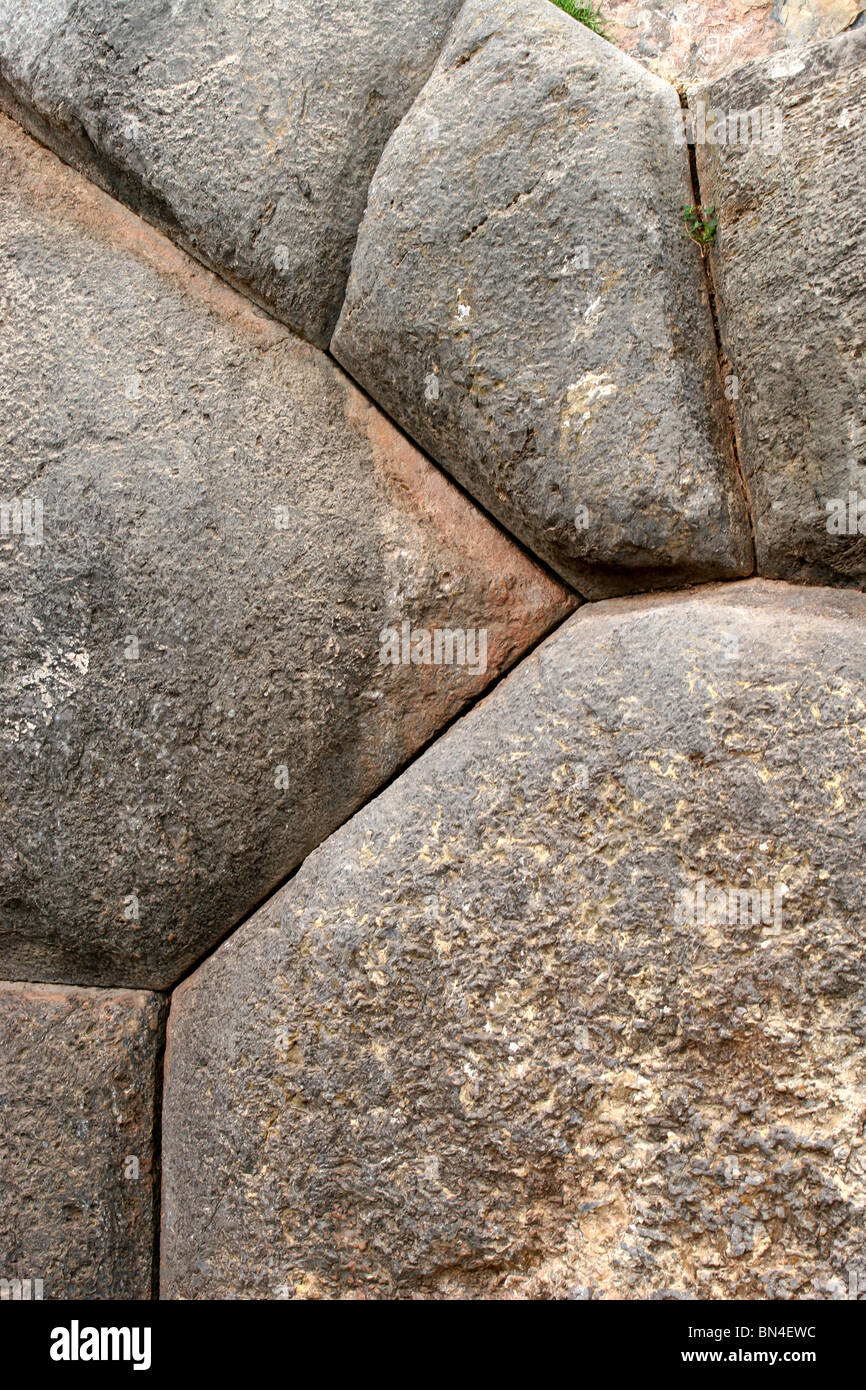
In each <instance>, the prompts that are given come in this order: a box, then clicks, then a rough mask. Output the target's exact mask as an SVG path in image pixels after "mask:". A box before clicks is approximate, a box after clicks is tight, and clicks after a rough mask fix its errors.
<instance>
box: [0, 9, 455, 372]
mask: <svg viewBox="0 0 866 1390" xmlns="http://www.w3.org/2000/svg"><path fill="white" fill-rule="evenodd" d="M458 9H459V0H353V3H352V4H350V5H345V4H342V3H340V2H339V0H277V3H274V0H208V3H207V4H206V5H205V4H202V3H200V0H193V3H185V2H184V0H181V3H177V0H173V3H171V4H168V3H166V0H136V3H135V4H134V5H129V4H119V3H117V0H35V3H34V2H33V0H31V2H30V3H27V4H23V5H22V4H21V0H0V102H2V104H3V105H5V107H6V110H7V112H8V113H9V114H10V115H13V116H15V117H16V118H17V119H20V120H21V121H22V122H23V123H24V124H25V125H26V126H27V128H28V129H30V130H31V132H32V133H33V134H35V135H36V136H38V138H39V139H40V140H44V141H45V143H47V144H48V145H50V146H52V147H53V148H54V149H56V150H57V151H58V152H59V153H60V154H61V155H62V156H63V158H64V159H66V160H68V161H69V162H70V163H72V164H75V165H77V166H78V167H79V168H82V169H83V170H84V171H85V172H86V173H87V174H88V175H89V176H90V177H91V178H93V179H95V180H96V181H97V182H99V183H100V184H101V185H102V186H103V187H104V188H106V189H107V190H108V191H109V192H110V193H113V194H114V195H115V196H117V197H119V198H120V199H121V200H122V201H124V202H127V203H129V204H130V206H132V207H134V208H136V209H137V210H138V211H140V212H142V213H143V214H144V215H145V216H146V217H148V218H149V219H150V220H151V221H154V222H156V224H157V225H158V226H159V227H161V228H162V230H164V231H167V232H169V234H170V235H171V236H172V237H173V238H175V239H176V240H178V241H180V242H181V243H182V244H183V245H184V246H185V247H186V248H187V249H188V250H191V251H193V252H194V253H195V254H196V255H197V256H199V257H200V258H201V259H204V260H205V261H206V262H208V263H209V264H211V265H212V266H213V267H215V268H216V269H218V270H219V271H220V273H221V274H223V275H225V276H227V277H228V278H229V279H230V280H231V281H232V282H234V283H235V284H238V285H240V286H242V287H243V288H245V289H246V290H247V291H248V292H250V293H252V294H253V295H255V296H256V297H257V298H258V299H259V300H260V302H262V303H264V304H267V305H268V306H270V307H271V308H273V310H274V312H275V313H276V314H277V316H278V317H279V318H281V319H282V320H283V321H284V322H285V323H287V324H288V325H289V326H290V327H291V328H293V329H294V330H295V331H296V332H298V333H300V334H301V335H302V336H303V337H305V338H308V339H309V340H310V341H312V342H314V343H317V344H318V345H319V346H321V347H324V346H325V345H326V344H327V342H328V339H329V338H330V336H331V332H332V330H333V327H334V324H335V322H336V319H337V314H338V313H339V309H340V304H341V301H342V298H343V292H344V289H345V284H346V276H347V274H348V271H349V262H350V260H351V256H352V246H353V244H354V240H355V234H356V232H357V228H358V223H359V221H360V218H361V214H362V212H363V210H364V202H365V200H366V196H367V186H368V184H369V182H370V178H371V177H372V174H373V170H374V169H375V167H376V163H377V161H378V158H379V155H380V153H381V151H382V149H383V147H384V145H385V142H386V140H387V139H388V136H389V135H390V134H391V131H392V130H393V129H394V127H395V125H396V124H397V122H398V121H399V120H400V118H401V117H402V116H403V114H404V112H405V111H406V110H407V108H408V107H409V105H410V104H411V102H412V100H413V99H414V97H415V95H416V93H417V92H418V90H419V88H420V87H421V86H422V85H423V83H424V80H425V79H426V77H427V76H428V74H429V72H430V70H431V68H432V66H433V63H434V61H435V59H436V56H437V54H438V52H439V49H440V48H441V46H442V42H443V40H444V37H445V34H446V32H447V30H448V26H449V24H450V22H451V20H452V19H453V17H454V15H455V14H456V13H457V10H458Z"/></svg>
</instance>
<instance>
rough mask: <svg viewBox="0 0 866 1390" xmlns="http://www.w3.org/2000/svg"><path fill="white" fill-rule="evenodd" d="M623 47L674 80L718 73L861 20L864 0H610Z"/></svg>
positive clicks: (607, 10) (608, 12)
mask: <svg viewBox="0 0 866 1390" xmlns="http://www.w3.org/2000/svg"><path fill="white" fill-rule="evenodd" d="M602 8H603V12H604V14H605V16H606V17H607V19H608V21H609V29H610V35H611V38H612V39H613V41H614V43H616V44H617V46H618V47H619V48H623V49H625V51H626V52H627V53H630V54H631V55H632V57H633V58H637V60H638V62H640V63H645V64H646V65H647V67H649V68H652V70H653V72H657V73H658V74H659V75H660V76H661V77H666V78H667V79H668V80H669V81H671V82H676V83H680V82H696V81H699V80H702V79H703V80H711V79H714V78H716V77H718V76H720V75H721V74H722V73H725V72H730V71H732V70H733V69H734V68H737V67H741V66H742V65H743V63H745V62H748V60H749V59H751V58H762V57H764V56H766V55H767V54H769V53H775V52H778V51H779V50H780V49H784V48H796V47H798V46H800V45H802V44H804V43H808V42H810V41H811V40H814V39H823V38H830V37H831V36H832V35H834V34H839V33H841V32H842V30H843V29H846V28H848V26H849V25H851V24H852V23H854V22H855V21H856V19H857V15H858V14H859V13H860V11H861V9H862V8H863V7H862V5H861V3H860V0H793V3H784V4H780V3H779V0H763V3H762V0H604V4H603V7H602Z"/></svg>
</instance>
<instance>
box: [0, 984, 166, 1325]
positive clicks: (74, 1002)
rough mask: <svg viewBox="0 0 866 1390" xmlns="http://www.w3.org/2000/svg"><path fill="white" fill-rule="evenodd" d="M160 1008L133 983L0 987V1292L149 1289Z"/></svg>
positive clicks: (43, 1294)
mask: <svg viewBox="0 0 866 1390" xmlns="http://www.w3.org/2000/svg"><path fill="white" fill-rule="evenodd" d="M164 1013H165V1004H164V1001H163V1000H162V999H160V998H159V996H158V995H155V994H149V993H145V992H143V991H132V990H102V989H69V988H60V987H58V986H55V985H30V984H8V983H3V982H0V1055H2V1057H3V1069H2V1076H0V1281H3V1280H6V1281H7V1283H5V1284H3V1285H2V1296H3V1297H10V1298H30V1299H36V1298H44V1299H55V1298H57V1299H67V1298H86V1299H91V1298H98V1299H103V1298H150V1297H151V1294H152V1285H153V1273H154V1271H153V1249H154V1237H155V1234H156V1229H155V1221H154V1214H155V1197H156V1191H155V1187H156V1177H157V1171H156V1170H157V1162H158V1157H157V1154H156V1151H155V1147H154V1124H155V1119H156V1106H157V1100H158V1093H159V1092H158V1086H159V1082H158V1072H159V1062H160V1060H161V1049H162V1041H163V1026H164ZM37 1281H38V1282H37Z"/></svg>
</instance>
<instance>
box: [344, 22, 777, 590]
mask: <svg viewBox="0 0 866 1390" xmlns="http://www.w3.org/2000/svg"><path fill="white" fill-rule="evenodd" d="M677 139H679V144H677ZM690 199H691V191H690V181H689V174H688V161H687V156H686V151H685V145H684V140H683V132H682V119H681V112H680V107H679V102H678V99H677V95H676V93H675V92H674V91H673V89H672V88H671V87H669V86H668V85H667V84H666V83H664V82H662V81H660V80H659V79H658V78H655V77H653V76H652V74H650V73H648V72H646V71H645V70H644V69H642V68H640V67H639V66H638V65H637V64H636V63H634V62H632V60H631V59H630V58H627V57H626V56H625V55H624V54H622V53H620V52H618V50H617V49H616V48H614V47H613V45H611V44H609V43H606V42H605V41H604V40H603V39H600V38H599V37H598V36H597V35H595V34H593V33H591V32H590V30H589V29H587V28H585V27H584V26H583V25H581V24H579V23H576V22H575V21H574V20H573V19H571V18H570V17H569V16H568V15H566V14H564V13H563V11H561V10H558V9H557V8H556V7H555V6H553V5H551V4H550V3H549V2H548V0H494V3H490V0H469V3H468V4H467V5H466V6H465V8H464V10H463V11H462V12H461V16H460V18H459V20H458V21H457V23H456V24H455V25H454V28H453V29H452V31H451V34H450V36H449V40H448V43H447V45H446V48H445V50H444V51H443V54H442V58H441V60H440V62H439V63H438V65H437V67H436V69H435V70H434V73H433V76H432V77H431V79H430V81H429V82H428V84H427V86H426V87H425V89H424V91H423V93H422V94H421V96H420V97H419V99H418V101H417V102H416V103H415V105H414V107H413V108H412V110H411V112H410V113H409V115H408V116H407V117H406V119H405V120H404V121H403V123H402V124H401V126H400V127H399V129H398V130H397V131H396V132H395V134H394V136H393V137H392V138H391V141H390V142H389V144H388V147H387V149H386V151H385V153H384V155H383V157H382V161H381V163H380V165H379V168H378V170H377V171H376V176H375V178H374V180H373V184H372V186H371V190H370V199H369V202H368V205H367V211H366V213H365V216H364V221H363V223H362V226H361V231H360V233H359V238H358V244H357V247H356V250H355V255H354V258H353V262H352V274H351V277H350V281H349V288H348V292H347V298H346V303H345V305H344V307H343V312H342V315H341V318H340V322H339V324H338V326H337V331H336V334H335V336H334V340H333V344H332V349H333V351H334V353H335V355H336V357H337V358H338V359H339V361H341V362H342V363H343V364H344V365H345V366H346V367H348V369H349V371H350V372H351V373H352V375H353V376H354V377H355V378H356V380H358V381H360V382H361V384H362V385H363V386H364V387H366V389H367V390H368V391H369V392H370V393H371V395H373V396H374V397H375V399H376V400H378V401H379V402H381V404H382V405H383V406H384V407H385V409H386V410H387V411H388V413H389V414H390V415H391V416H392V418H394V419H395V420H397V421H398V422H399V423H400V424H401V425H402V426H403V427H404V428H405V429H406V430H407V431H408V433H409V434H411V435H412V436H413V437H414V438H415V439H416V440H417V441H418V442H419V443H420V444H421V445H422V447H423V448H425V449H426V450H427V451H428V452H429V453H431V454H432V455H433V457H434V458H436V459H437V460H438V461H439V462H440V463H442V464H443V465H444V467H446V468H447V469H448V471H449V472H450V473H452V474H453V476H454V477H455V478H457V479H458V480H459V481H460V482H461V483H462V484H463V485H464V486H465V487H466V488H467V489H468V490H469V492H470V493H472V495H473V496H474V497H476V498H477V499H478V500H479V501H481V502H482V503H483V504H484V506H485V507H487V508H488V509H489V510H490V511H491V512H492V513H493V514H494V515H495V516H497V517H498V518H499V519H500V520H501V521H502V522H503V523H504V524H505V525H506V526H507V527H508V528H509V529H510V530H511V531H512V532H513V533H514V534H515V535H517V536H519V537H520V538H521V539H522V540H523V541H524V542H525V543H526V544H527V545H528V546H529V547H530V549H531V550H533V551H534V553H536V554H538V555H540V556H542V557H543V558H544V559H545V560H546V561H547V562H548V563H549V564H550V565H551V566H553V568H554V569H556V570H557V572H558V573H559V574H561V575H562V576H563V577H564V578H565V579H567V580H568V581H569V582H570V583H572V584H573V585H574V586H575V587H576V588H577V589H578V590H579V591H580V592H581V593H583V594H584V595H586V596H588V597H592V598H598V597H604V596H605V595H608V594H610V593H619V592H627V591H631V590H635V589H646V588H652V587H656V586H664V585H671V584H675V583H681V582H682V581H683V580H684V579H707V578H712V577H726V576H732V575H739V574H747V573H749V572H750V570H751V567H752V555H751V541H750V537H749V533H748V525H747V520H746V514H745V505H744V501H743V498H742V494H741V491H740V488H739V485H738V482H737V479H736V475H735V472H734V469H733V466H732V463H731V460H730V453H729V440H728V435H727V425H726V421H725V419H724V410H723V406H722V402H721V400H720V396H721V389H720V384H719V378H718V367H717V361H716V355H715V344H714V340H713V332H712V323H711V318H710V314H709V308H708V304H707V299H706V292H705V285H704V278H703V274H702V270H701V259H700V254H699V252H698V251H697V249H696V247H694V246H693V245H692V244H691V243H689V242H688V240H687V238H686V237H685V236H684V233H683V226H682V222H681V212H682V207H683V205H684V204H685V203H686V202H688V201H690Z"/></svg>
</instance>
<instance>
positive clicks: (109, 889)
mask: <svg viewBox="0 0 866 1390" xmlns="http://www.w3.org/2000/svg"><path fill="white" fill-rule="evenodd" d="M0 121H2V128H0V301H2V314H3V322H2V327H0V421H2V426H0V500H2V501H3V503H4V507H5V508H6V510H5V511H4V513H3V534H2V535H0V550H2V554H3V565H4V571H5V581H4V584H3V586H2V590H0V632H2V638H0V647H2V662H0V741H2V756H3V765H4V776H3V793H2V798H0V974H2V975H4V976H5V977H7V978H12V979H49V980H56V981H61V982H62V981H66V982H70V983H75V984H112V985H141V986H163V985H166V984H169V983H171V982H172V981H174V980H175V979H176V978H177V977H178V975H179V974H180V973H181V972H182V971H183V970H184V969H185V968H187V967H188V966H189V965H191V964H192V963H194V962H195V961H196V960H197V959H198V958H199V957H200V956H201V954H202V953H203V952H204V951H205V950H206V949H208V948H209V947H210V946H211V945H213V944H214V942H215V941H216V940H218V939H219V938H220V937H221V936H222V935H223V934H224V933H225V932H226V931H228V930H229V929H230V928H231V927H232V926H233V925H234V923H235V922H236V921H237V919H238V917H239V916H240V915H241V914H243V913H244V912H246V911H248V910H250V909H251V908H253V907H254V906H256V904H257V903H258V902H260V901H261V900H262V898H263V897H264V896H265V895H266V894H267V893H269V892H271V891H273V889H274V887H276V885H277V884H278V883H279V882H280V881H281V880H282V878H283V877H284V876H285V875H286V874H287V873H289V871H290V870H291V869H293V868H294V867H295V866H296V865H297V863H298V862H299V861H300V860H301V859H302V858H303V857H304V855H305V854H307V853H308V852H309V851H310V849H312V848H313V846H314V845H315V844H317V843H318V842H319V841H320V840H321V839H322V838H324V836H326V835H328V834H329V833H330V832H331V831H332V830H334V829H335V828H336V827H337V826H338V825H339V824H340V823H341V822H342V821H343V820H344V819H345V818H346V817H347V816H348V815H350V814H351V813H352V812H353V811H354V810H355V809H357V807H358V806H359V805H360V804H361V803H362V802H363V801H364V800H365V799H366V798H367V797H369V796H370V795H372V794H373V793H374V792H375V791H376V790H377V789H378V788H379V787H380V786H381V785H382V784H383V783H384V782H385V781H386V780H387V779H388V778H389V777H390V776H391V775H392V774H393V773H394V772H395V771H397V769H399V767H400V766H401V765H402V764H403V763H404V762H405V761H406V760H407V759H408V758H409V757H410V756H411V755H412V754H413V753H415V752H416V751H417V750H418V748H419V747H421V746H423V744H424V743H425V742H426V741H427V740H428V739H429V738H430V737H431V736H432V735H433V734H434V733H435V732H436V731H437V729H439V728H440V727H441V726H442V725H443V723H445V722H446V721H447V720H448V719H449V718H451V717H452V716H453V715H455V714H456V713H457V712H458V710H459V709H460V708H461V707H462V706H463V705H464V704H465V702H466V701H467V700H469V699H470V698H472V697H473V696H476V695H477V694H479V693H480V692H481V691H482V690H483V689H484V688H485V686H486V685H487V683H488V682H489V681H490V680H491V679H492V677H493V676H494V675H495V674H496V673H497V672H498V671H501V670H502V669H503V667H504V666H506V665H508V664H509V663H511V662H512V661H513V660H514V659H515V658H516V657H517V656H519V655H520V654H521V653H522V652H523V651H525V650H526V648H527V646H529V645H531V644H532V642H534V641H535V640H537V639H538V638H539V637H540V636H542V635H543V634H544V632H545V631H547V630H548V628H549V626H550V625H551V624H552V623H553V622H554V621H556V620H557V619H558V618H560V617H562V616H564V614H565V613H566V612H568V611H569V610H570V608H571V607H572V606H573V602H574V601H573V600H572V599H571V598H570V597H568V596H567V595H566V593H565V592H564V591H563V590H562V589H561V588H560V586H558V585H557V584H556V583H555V582H554V581H553V580H551V579H548V578H547V576H546V575H545V574H544V573H543V572H542V571H541V570H540V569H538V567H536V566H535V565H534V564H533V563H532V562H531V560H529V559H528V558H527V557H526V556H524V555H523V553H522V552H520V551H519V550H518V549H517V547H515V546H514V545H513V544H512V543H511V542H510V541H509V540H508V539H507V538H506V537H505V536H503V535H502V533H501V532H499V531H498V530H497V528H495V527H494V526H492V525H491V524H490V522H489V521H488V520H487V519H486V518H485V517H483V516H482V515H481V514H480V513H479V512H478V511H477V510H476V509H475V508H474V507H473V506H472V505H471V503H469V502H468V501H467V500H466V499H465V498H463V497H462V496H461V495H460V494H459V493H458V491H457V489H456V488H454V487H453V485H452V484H451V483H450V482H449V481H448V480H447V479H445V478H444V477H443V476H442V475H441V474H440V473H439V472H438V471H437V470H436V469H435V468H433V467H432V466H431V465H430V464H428V463H427V462H426V461H425V460H424V459H423V458H421V456H420V455H419V454H418V453H416V451H415V450H414V449H413V448H412V447H411V446H410V445H408V444H407V443H406V441H405V440H404V439H403V438H402V437H401V436H399V435H398V434H397V433H396V431H394V430H393V429H392V428H391V426H390V425H389V424H388V423H387V421H385V420H384V419H383V418H382V416H381V415H380V414H379V413H378V412H377V411H376V410H375V409H374V408H373V407H371V406H370V404H369V403H368V402H367V401H366V399H365V398H364V397H363V396H362V395H361V394H360V392H358V391H357V390H356V389H355V388H354V387H353V386H352V385H351V383H349V382H348V381H347V380H346V378H345V377H344V376H343V374H342V373H341V372H340V371H339V369H338V368H336V367H335V366H334V364H333V363H331V362H330V361H329V360H328V359H327V358H326V357H325V356H324V355H323V354H321V353H320V352H318V350H316V349H314V348H311V347H308V346H307V345H305V344H303V343H300V342H299V341H298V340H297V339H295V338H293V337H292V336H291V335H290V334H289V333H288V332H287V331H286V330H285V329H284V328H282V327H281V326H280V325H279V324H277V323H275V322H274V321H273V320H272V319H268V318H266V317H265V316H264V315H263V314H262V313H261V312H260V311H259V310H257V309H254V308H253V306H252V305H250V304H249V302H248V301H247V300H245V299H242V298H241V297H240V296H238V295H237V294H235V292H234V291H233V290H230V289H228V288H227V287H226V286H225V285H223V284H221V282H220V281H218V280H217V279H216V278H215V277H214V276H212V275H211V274H210V273H209V272H208V271H206V270H204V269H202V268H201V267H200V266H198V265H197V264H196V263H195V262H194V261H191V260H190V259H189V258H188V257H187V256H186V255H185V254H184V253H183V252H181V251H179V250H177V249H176V248H175V247H173V246H172V245H171V243H170V242H168V241H166V240H165V239H164V238H163V237H162V236H160V235H159V234H158V233H156V232H154V231H153V230H152V229H151V228H149V227H148V226H147V225H146V224H144V223H143V222H141V221H140V219H138V218H137V217H135V216H134V215H133V214H132V213H130V212H127V211H126V210H124V209H123V208H121V207H120V206H119V205H118V204H116V203H114V202H112V200H111V199H110V198H108V197H107V196H106V195H105V194H104V193H102V192H100V191H99V190H98V189H96V188H94V187H93V185H89V184H88V183H87V182H86V181H85V180H84V179H83V178H81V176H80V175H78V174H76V173H73V172H72V171H71V170H70V169H68V168H66V167H64V166H63V165H61V164H60V163H59V161H58V160H57V159H56V158H55V157H54V156H53V155H51V154H49V153H48V152H47V151H45V150H43V149H41V148H40V147H38V146H36V145H35V144H34V143H33V142H32V141H31V140H30V139H29V138H28V137H27V136H25V135H24V134H23V133H22V132H21V131H20V130H18V128H17V127H15V126H13V125H12V124H11V123H10V122H8V121H6V120H5V118H0ZM13 503H15V504H17V505H18V508H19V511H18V514H17V516H16V513H15V512H14V510H13V505H12V504H13ZM36 503H39V504H41V506H42V522H41V525H42V535H41V542H42V543H41V544H37V543H35V542H36V541H38V540H39V534H38V529H37V526H36V518H37V515H38V513H37V509H36V505H35V504H36ZM27 521H29V522H30V531H29V533H28V532H26V531H25V530H22V529H21V526H22V525H23V524H24V523H25V522H27ZM16 522H17V523H18V528H19V533H18V534H16V533H15V526H16ZM278 527H279V529H278ZM404 621H408V622H409V623H410V624H411V625H412V628H413V629H427V630H431V629H436V628H440V629H442V628H448V629H484V630H486V632H487V652H486V657H487V665H486V670H484V669H482V663H481V660H480V656H481V652H480V648H477V649H476V656H477V657H478V658H479V659H478V660H476V661H475V663H474V664H472V665H469V664H466V665H462V666H460V665H457V664H451V665H449V666H446V665H439V666H433V665H409V666H402V665H397V666H394V665H383V664H382V663H381V661H380V643H379V637H380V633H381V631H382V630H383V629H384V628H385V627H387V626H390V625H395V626H397V627H398V628H399V627H400V625H401V623H402V622H404ZM477 641H478V642H479V644H480V641H481V638H480V634H478V635H477ZM421 654H422V655H423V650H422V652H421ZM454 654H456V655H458V656H459V647H458V648H457V649H456V652H455V653H454Z"/></svg>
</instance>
